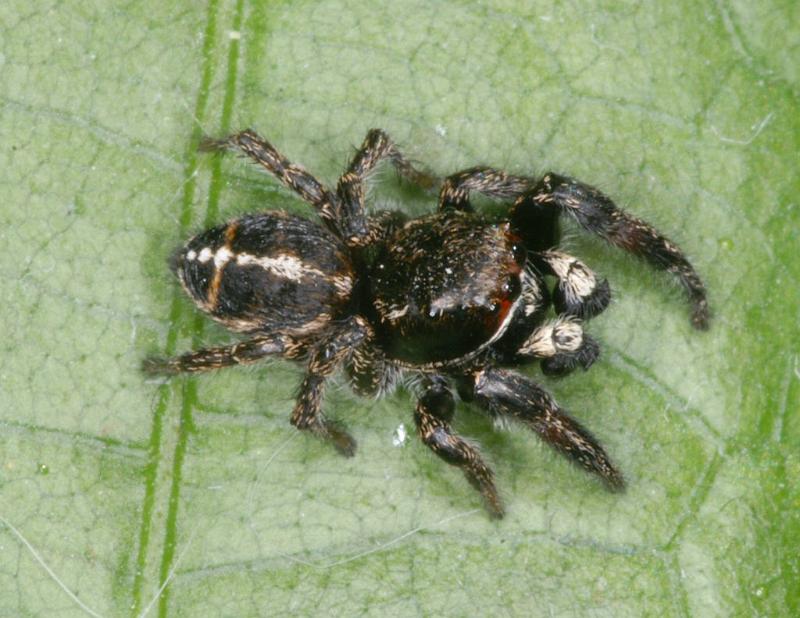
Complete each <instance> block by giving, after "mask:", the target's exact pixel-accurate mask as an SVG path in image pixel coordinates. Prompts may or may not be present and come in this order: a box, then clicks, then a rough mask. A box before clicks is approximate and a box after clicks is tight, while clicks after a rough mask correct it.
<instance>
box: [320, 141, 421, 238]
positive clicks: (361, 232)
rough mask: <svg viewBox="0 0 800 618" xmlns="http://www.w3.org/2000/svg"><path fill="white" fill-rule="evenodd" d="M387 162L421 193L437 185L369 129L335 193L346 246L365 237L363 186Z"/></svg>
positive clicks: (393, 145)
mask: <svg viewBox="0 0 800 618" xmlns="http://www.w3.org/2000/svg"><path fill="white" fill-rule="evenodd" d="M387 160H388V161H389V162H391V163H392V165H394V167H395V168H396V169H397V171H398V173H399V174H400V175H401V176H403V177H404V178H406V179H407V180H409V181H411V182H413V183H414V184H416V185H419V186H420V187H421V188H423V189H430V188H431V187H433V186H434V185H435V184H436V179H435V178H434V177H433V176H430V175H428V174H426V173H425V172H422V171H420V170H418V169H416V168H415V167H414V166H413V165H412V164H411V162H410V161H409V160H408V159H406V158H405V157H404V156H403V155H402V154H401V153H400V151H399V150H398V149H397V146H396V145H395V143H394V142H393V141H392V140H391V138H390V137H389V136H388V135H387V134H386V133H385V132H384V131H382V130H381V129H371V130H370V131H369V132H368V133H367V136H366V138H364V143H363V144H362V145H361V148H359V149H358V152H356V155H355V157H354V158H353V160H352V162H351V163H350V166H349V167H348V168H347V171H346V172H345V173H344V174H343V175H342V177H341V178H340V179H339V183H338V185H337V187H336V193H337V195H338V197H339V199H340V200H341V205H342V206H341V208H342V210H341V218H342V220H341V228H342V236H343V237H344V239H345V241H347V242H348V244H358V243H359V240H360V239H364V238H366V237H367V236H368V227H367V221H366V218H365V214H364V193H365V187H364V183H365V181H366V179H367V176H369V174H370V173H371V172H372V171H373V170H374V169H375V168H376V167H377V166H378V164H380V163H381V162H382V161H387Z"/></svg>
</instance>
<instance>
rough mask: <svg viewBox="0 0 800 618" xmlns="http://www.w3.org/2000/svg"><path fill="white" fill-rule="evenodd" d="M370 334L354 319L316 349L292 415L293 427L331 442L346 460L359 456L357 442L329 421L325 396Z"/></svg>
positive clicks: (312, 354) (359, 321) (342, 325)
mask: <svg viewBox="0 0 800 618" xmlns="http://www.w3.org/2000/svg"><path fill="white" fill-rule="evenodd" d="M368 330H369V327H368V326H367V325H366V323H365V322H364V321H363V320H361V319H360V318H351V319H349V320H347V321H346V322H344V323H342V324H341V325H339V326H338V327H337V328H336V329H335V330H334V331H333V332H332V333H331V334H329V335H328V336H327V337H325V338H324V339H323V340H322V341H320V342H319V343H318V344H317V345H316V346H315V347H314V349H313V350H312V351H311V355H310V358H309V362H308V368H307V370H306V375H305V378H304V379H303V382H302V384H301V385H300V391H299V394H298V396H297V401H296V403H295V406H294V410H293V411H292V418H291V423H292V425H294V426H295V427H297V428H298V429H301V430H306V431H310V432H311V433H313V434H314V435H316V436H318V437H319V438H322V439H324V440H329V441H330V442H331V443H332V444H333V446H334V447H335V448H336V450H337V451H339V452H340V453H341V454H342V455H344V456H346V457H352V456H353V455H354V454H355V452H356V441H355V440H354V439H353V438H352V437H351V436H350V434H348V433H347V432H346V431H345V430H344V429H341V428H340V427H338V426H337V425H336V424H335V423H333V422H331V421H329V420H327V419H326V418H325V415H324V414H323V413H322V394H323V391H324V388H325V380H326V379H327V378H328V377H329V376H330V375H331V374H332V373H333V372H334V371H335V370H336V368H337V367H338V366H339V365H340V364H341V363H342V362H343V361H344V360H345V359H346V358H347V356H348V355H350V354H351V353H352V352H353V350H354V349H355V348H356V347H357V346H358V345H360V344H361V342H362V341H364V339H365V338H366V337H367V335H368Z"/></svg>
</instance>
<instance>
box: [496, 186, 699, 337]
mask: <svg viewBox="0 0 800 618" xmlns="http://www.w3.org/2000/svg"><path fill="white" fill-rule="evenodd" d="M553 207H555V208H553ZM550 209H552V210H557V211H559V212H562V213H566V214H568V215H569V216H571V217H572V218H573V219H575V221H577V222H578V224H579V225H580V226H581V227H583V228H584V229H585V230H587V231H589V232H592V233H594V234H596V235H598V236H600V237H601V238H604V239H606V240H607V241H608V242H610V243H611V244H613V245H616V246H617V247H620V248H621V249H623V250H625V251H627V252H629V253H632V254H634V255H637V256H639V257H641V258H644V259H645V260H646V261H647V262H648V263H649V264H650V265H651V266H653V267H654V268H656V269H658V270H666V271H668V272H670V273H672V274H673V275H675V276H676V277H677V278H678V281H679V282H680V284H681V285H682V286H683V288H684V290H685V292H686V295H687V296H688V297H689V302H690V303H691V305H692V324H693V325H694V327H695V328H698V329H706V328H708V322H709V309H708V300H707V298H706V289H705V286H704V285H703V282H702V281H701V279H700V277H699V276H698V274H697V273H696V272H695V270H694V268H693V267H692V265H691V264H690V263H689V261H688V260H687V259H686V257H685V256H684V255H683V253H682V252H681V250H680V249H679V248H678V247H677V246H676V245H675V244H674V243H673V242H672V241H670V240H669V239H667V238H665V237H664V236H662V235H661V234H660V233H659V232H658V231H656V230H655V229H654V228H653V227H652V226H651V225H650V224H648V223H645V222H644V221H642V220H641V219H637V218H636V217H632V216H631V215H629V214H627V213H626V212H625V211H623V210H621V209H620V208H618V207H617V206H616V205H615V204H614V202H612V201H611V200H610V199H609V198H608V197H606V196H605V195H603V194H602V193H601V192H600V191H598V190H597V189H595V188H594V187H591V186H589V185H586V184H583V183H581V182H578V181H577V180H574V179H572V178H568V177H566V176H558V175H556V174H546V175H545V176H544V177H543V178H542V179H541V180H540V181H539V183H538V184H537V185H536V186H535V187H534V188H533V190H531V191H530V192H528V193H526V194H525V195H522V196H520V197H519V199H517V201H516V203H515V204H514V207H513V210H512V215H511V220H512V224H513V225H514V227H515V229H517V230H518V231H519V233H521V234H522V236H523V238H525V237H526V236H528V235H538V234H540V232H539V230H538V229H537V226H538V222H537V221H538V219H539V218H540V217H541V216H542V211H543V210H544V211H546V210H550ZM529 248H530V247H529ZM543 248H547V247H543Z"/></svg>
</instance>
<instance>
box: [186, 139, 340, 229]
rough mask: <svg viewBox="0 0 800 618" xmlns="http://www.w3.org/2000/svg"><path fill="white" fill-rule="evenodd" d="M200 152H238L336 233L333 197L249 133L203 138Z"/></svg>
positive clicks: (313, 179)
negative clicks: (288, 191) (299, 198)
mask: <svg viewBox="0 0 800 618" xmlns="http://www.w3.org/2000/svg"><path fill="white" fill-rule="evenodd" d="M199 149H200V150H201V151H202V152H218V151H224V150H231V151H234V152H239V153H241V154H243V155H245V156H247V157H249V158H250V159H252V160H253V162H255V163H257V164H258V165H260V166H261V167H263V168H264V169H265V170H266V171H268V172H269V173H270V174H272V175H273V176H275V178H277V179H278V180H280V181H281V182H282V183H283V184H284V185H285V186H287V187H288V188H289V189H291V190H292V191H294V192H295V193H297V194H298V195H299V196H300V197H301V198H303V199H304V200H305V201H306V202H308V203H309V204H311V205H312V206H314V208H315V209H316V210H317V212H318V213H319V216H320V218H321V219H322V220H323V222H324V223H325V225H326V226H327V227H328V229H330V230H331V231H333V232H334V233H337V234H338V233H339V227H338V226H339V218H340V217H339V204H338V202H337V200H336V197H335V196H334V195H333V194H332V193H331V192H330V191H329V190H328V189H327V188H325V186H324V185H322V183H320V182H319V181H318V180H317V179H316V178H314V176H312V175H311V174H309V173H308V172H307V171H306V170H305V169H304V168H303V166H301V165H298V164H296V163H292V162H291V161H289V160H288V159H286V157H284V156H283V155H282V154H281V153H280V152H278V151H277V150H276V149H275V147H274V146H273V145H272V144H270V143H269V142H268V141H267V140H265V139H264V138H263V137H261V136H260V135H258V133H256V132H255V131H253V130H252V129H246V130H244V131H241V132H240V133H234V134H232V135H229V136H227V137H223V138H221V139H213V138H210V137H206V138H204V139H203V140H202V141H201V142H200V146H199Z"/></svg>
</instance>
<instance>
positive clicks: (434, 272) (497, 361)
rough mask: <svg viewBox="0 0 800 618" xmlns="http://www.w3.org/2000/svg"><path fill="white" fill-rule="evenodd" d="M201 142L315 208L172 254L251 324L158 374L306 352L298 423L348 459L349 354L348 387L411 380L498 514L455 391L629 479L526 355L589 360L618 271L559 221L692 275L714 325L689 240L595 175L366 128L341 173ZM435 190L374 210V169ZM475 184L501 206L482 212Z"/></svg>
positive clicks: (225, 309)
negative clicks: (329, 174)
mask: <svg viewBox="0 0 800 618" xmlns="http://www.w3.org/2000/svg"><path fill="white" fill-rule="evenodd" d="M200 150H201V151H205V152H223V151H233V152H235V153H237V154H239V155H242V156H244V157H246V158H248V159H250V160H251V161H252V162H254V163H255V164H257V165H259V166H261V167H262V168H263V169H264V170H265V171H267V172H268V173H270V174H272V175H273V176H274V177H275V178H277V180H278V181H280V182H281V183H282V184H283V185H284V186H285V187H287V188H288V189H290V190H291V191H293V192H294V193H295V194H297V195H298V196H299V197H300V198H301V199H303V200H304V201H306V202H307V203H309V204H311V205H312V206H313V207H314V209H315V211H316V214H317V218H318V221H312V220H310V219H307V218H304V217H299V216H296V215H292V214H287V213H285V212H282V211H275V210H266V211H263V212H259V213H255V214H249V215H244V216H242V217H239V218H236V219H233V220H231V221H228V222H227V223H223V224H221V225H218V226H216V227H212V228H211V229H208V230H205V231H203V232H201V233H199V234H197V235H196V236H194V237H193V238H191V239H190V240H189V241H188V242H187V243H186V244H185V245H183V246H182V247H180V248H179V249H178V250H177V251H176V252H175V253H174V254H173V256H172V257H171V259H170V266H171V268H172V270H173V272H174V273H175V274H176V276H177V277H178V280H179V281H180V283H181V285H182V287H183V289H184V290H185V291H186V293H187V294H188V295H189V297H190V298H191V299H192V300H193V301H194V302H195V304H196V305H197V306H198V307H199V308H200V310H202V311H204V312H205V313H207V314H208V315H209V316H210V317H211V318H213V319H214V320H216V321H218V322H220V323H221V324H222V325H224V326H225V327H227V328H228V329H230V330H232V331H234V332H237V333H241V334H242V335H243V338H242V339H241V340H240V341H237V342H236V343H232V344H230V345H226V346H219V347H211V348H205V349H202V350H197V351H194V352H187V353H185V354H182V355H180V356H176V357H174V358H166V359H162V358H148V359H146V360H145V362H144V364H143V367H144V370H145V371H146V372H147V373H150V374H162V375H173V374H179V373H192V372H201V371H208V370H212V369H220V368H222V367H228V366H232V365H243V364H250V363H254V362H257V361H259V360H261V359H264V358H266V357H277V358H283V359H287V360H292V361H298V362H300V363H302V364H303V366H304V367H305V372H304V376H303V379H302V381H301V384H300V387H299V390H298V393H297V397H296V400H295V403H294V409H293V411H292V413H291V423H292V425H294V426H295V427H297V428H298V429H300V430H302V431H307V432H309V433H310V434H313V435H315V436H317V437H318V438H320V439H322V440H324V441H326V442H328V443H330V444H331V445H332V446H333V447H334V448H335V449H336V450H337V451H338V452H339V453H341V454H342V455H344V456H347V457H351V456H353V455H354V454H355V451H356V442H355V440H354V439H353V438H352V437H351V436H350V434H349V433H348V432H347V431H346V430H345V429H344V428H343V427H341V426H340V425H339V424H337V423H335V422H333V421H331V420H329V419H328V418H326V416H325V414H324V413H323V393H324V389H325V385H326V383H327V382H328V381H329V379H330V378H331V377H332V376H333V375H334V374H335V373H337V372H338V371H339V370H342V371H343V373H344V376H345V377H346V380H347V382H348V383H349V385H350V387H351V388H352V389H353V391H354V392H355V393H356V394H358V395H361V396H366V397H375V396H378V395H381V394H383V393H386V392H388V391H390V390H391V389H392V388H393V386H394V385H395V384H397V383H398V382H399V381H400V380H401V379H403V383H405V384H407V385H410V387H411V388H412V389H413V391H414V392H415V393H416V396H417V404H416V408H415V410H414V414H413V416H414V423H415V426H416V430H417V435H418V437H419V438H420V439H421V440H422V442H423V443H424V444H425V445H426V446H427V447H428V448H430V449H431V451H433V453H435V454H436V455H437V456H438V457H440V458H441V459H443V460H444V461H445V462H447V463H448V464H451V465H453V466H456V467H458V468H459V469H461V471H462V472H463V473H464V475H465V476H466V478H467V480H468V481H469V483H470V484H471V485H472V486H473V487H474V488H475V489H476V490H477V491H478V492H479V493H480V495H481V496H482V497H483V500H484V503H485V505H486V508H487V510H488V512H489V514H490V515H492V516H494V517H501V516H502V515H503V513H504V508H503V505H502V502H501V499H500V496H499V493H498V491H497V488H496V486H495V481H494V473H493V471H492V469H491V468H490V467H489V466H488V465H487V464H486V462H485V461H484V458H483V456H482V454H481V452H480V450H479V449H478V447H477V446H476V445H475V444H474V443H472V442H471V441H469V440H466V439H464V438H462V437H461V436H459V435H458V434H457V433H456V432H455V431H454V430H453V427H452V420H453V417H454V414H455V408H456V397H455V395H454V394H455V393H457V394H458V395H459V396H460V399H461V400H463V401H467V402H474V403H475V404H476V405H477V406H478V407H480V408H482V409H483V410H485V411H486V412H487V413H488V414H489V415H490V417H492V418H493V419H494V420H495V421H498V422H502V421H505V420H511V421H515V422H517V423H519V424H521V425H523V426H525V427H528V428H529V429H531V430H533V432H535V433H536V434H537V435H538V436H539V437H540V438H541V439H542V440H543V441H544V442H545V443H547V444H549V445H550V446H552V447H553V448H554V449H555V450H556V451H558V452H559V453H561V454H562V455H564V456H566V457H567V458H568V459H570V460H571V461H572V462H574V463H575V464H577V465H578V466H580V467H582V468H584V469H585V470H587V471H589V472H591V473H593V474H595V475H596V476H597V477H598V478H599V479H600V480H602V481H603V482H604V483H605V485H606V486H607V487H608V488H609V489H611V490H621V489H622V488H623V487H624V485H625V481H624V479H623V475H622V473H621V472H620V471H619V469H618V468H617V467H616V465H615V464H614V463H613V462H612V461H611V458H610V457H609V456H608V454H607V453H606V451H605V450H604V449H603V447H602V446H601V445H600V443H599V441H598V440H597V439H596V438H595V437H594V436H593V435H592V434H591V433H590V432H589V431H588V430H587V429H585V428H584V427H583V426H582V425H581V424H580V423H579V422H578V421H576V420H575V419H574V418H573V417H572V416H571V415H570V414H569V413H567V411H565V410H564V409H563V408H562V407H561V406H560V405H559V404H558V403H556V401H555V400H554V399H553V397H552V396H551V395H549V394H548V393H547V392H546V391H545V390H544V389H543V388H542V387H541V386H539V385H538V384H537V383H536V382H534V381H533V380H532V379H531V378H529V377H527V376H525V375H522V374H521V373H518V372H516V371H515V370H514V368H516V367H519V366H522V365H526V364H530V363H533V362H537V361H538V362H539V364H540V367H541V369H542V371H543V373H545V374H546V375H552V376H562V375H566V374H568V373H570V372H571V371H573V370H574V369H576V368H578V367H580V368H582V369H584V370H586V369H588V368H589V367H590V366H591V365H592V364H593V363H594V362H595V361H596V360H597V358H598V356H599V353H600V346H599V344H598V343H597V341H595V340H594V339H593V338H591V337H590V336H589V335H587V334H586V333H585V331H584V328H585V325H586V322H587V321H588V320H590V319H591V318H593V317H595V316H596V315H598V314H599V313H601V312H602V311H604V310H605V309H606V307H607V306H608V304H609V301H610V298H611V293H610V289H609V286H608V282H607V281H606V280H605V279H602V278H601V277H599V276H598V275H596V274H595V273H594V271H592V270H591V269H590V268H589V267H588V266H587V265H586V264H584V263H583V262H582V261H581V260H579V259H578V258H576V257H573V256H571V255H569V254H567V253H564V252H563V251H561V250H560V249H559V245H560V240H561V235H560V226H559V220H560V219H561V218H562V217H567V218H570V219H572V220H573V221H575V222H576V223H577V225H578V227H579V228H582V229H583V230H585V231H587V232H589V233H590V234H593V235H595V236H599V237H600V238H602V239H604V240H605V241H607V242H608V243H609V244H611V245H613V246H616V247H618V248H620V249H622V250H623V251H626V252H627V253H630V254H632V255H635V256H637V257H639V258H641V259H642V260H643V261H644V262H646V263H648V264H649V265H650V266H652V267H654V268H655V269H657V270H663V271H666V272H667V273H669V274H670V275H672V276H673V277H674V278H675V280H676V281H677V282H678V283H679V284H680V285H681V286H682V287H683V289H684V291H685V293H686V295H687V297H688V300H689V304H690V307H691V322H692V325H693V326H694V327H695V328H697V329H706V328H707V327H708V323H709V309H708V302H707V299H706V290H705V287H704V285H703V282H702V281H701V279H700V277H699V276H698V275H697V273H696V272H695V270H694V268H693V267H692V265H691V264H690V263H689V261H688V260H687V259H686V257H685V256H684V254H683V253H682V252H681V250H680V249H679V248H678V247H677V246H676V245H675V244H674V243H672V242H671V241H670V240H668V239H667V238H666V237H665V236H663V235H662V234H661V233H660V232H658V231H656V230H655V229H654V228H653V227H652V226H651V225H649V224H648V223H646V222H644V221H642V220H641V219H638V218H636V217H633V216H631V215H629V214H627V213H626V212H625V211H623V210H621V209H620V208H618V207H617V206H616V205H615V204H614V203H613V202H612V201H611V199H610V198H608V197H606V196H605V195H604V194H603V193H601V192H600V191H598V190H597V189H595V188H593V187H591V186H589V185H587V184H584V183H582V182H580V181H578V180H575V179H573V178H569V177H567V176H561V175H558V174H555V173H546V174H544V175H543V176H542V177H540V178H532V177H525V176H515V175H512V174H507V173H505V172H503V171H501V170H498V169H493V168H490V167H471V168H468V169H465V170H462V171H459V172H456V173H455V174H451V175H450V176H447V177H446V178H444V179H443V180H439V179H437V178H436V177H435V176H433V175H431V174H429V173H427V172H425V171H422V170H421V169H419V168H418V167H417V166H416V165H414V164H412V163H411V162H410V161H409V159H407V158H406V157H405V156H404V155H403V154H402V153H401V152H400V151H399V150H398V148H397V146H396V145H395V143H394V142H393V141H392V140H391V139H390V138H389V136H388V135H387V134H386V133H385V132H384V131H382V130H380V129H372V130H370V131H369V132H368V133H367V136H366V138H365V140H364V142H363V144H362V145H361V147H360V148H359V149H358V150H357V152H356V153H355V155H354V156H353V158H352V159H351V161H350V163H349V165H348V166H347V168H346V170H345V172H344V174H343V175H342V176H341V177H340V178H339V180H338V182H337V184H336V186H335V187H333V188H329V187H327V186H325V185H324V184H323V183H321V182H320V181H318V180H317V179H316V178H315V177H314V176H312V175H311V174H310V173H309V172H307V171H306V170H305V169H304V168H303V167H302V166H300V165H298V164H296V163H292V162H291V161H289V160H288V159H286V158H285V157H284V156H283V155H282V154H280V153H279V152H278V151H277V150H276V149H275V148H274V147H273V146H272V144H270V143H269V142H268V141H267V140H265V139H264V138H262V137H261V136H259V135H258V134H256V133H255V132H254V131H252V130H245V131H241V132H239V133H235V134H233V135H229V136H227V137H223V138H220V139H212V138H205V139H203V141H202V142H201V143H200ZM382 162H388V163H391V164H392V165H393V166H394V168H395V170H396V171H397V173H398V174H399V175H400V176H401V177H403V178H404V179H406V180H407V181H409V182H411V183H413V184H416V185H418V186H420V187H422V188H423V189H431V188H436V187H438V189H439V198H438V208H437V210H436V212H434V213H431V214H427V215H423V216H420V217H416V218H408V217H407V216H405V215H404V214H403V213H402V212H400V211H390V210H381V211H376V212H372V213H370V214H368V213H367V211H366V209H365V202H366V196H367V188H366V179H367V178H368V177H369V176H370V174H371V173H372V172H373V171H374V170H375V169H376V167H377V166H378V165H379V164H380V163H382ZM473 194H480V195H484V196H486V197H488V198H491V199H494V200H497V201H499V202H501V203H503V204H506V210H505V213H504V214H501V215H499V216H494V217H489V216H484V215H481V214H480V213H477V212H475V210H474V208H473V207H472V205H471V203H470V196H471V195H473Z"/></svg>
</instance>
